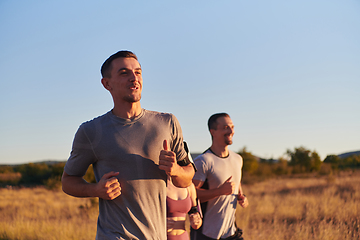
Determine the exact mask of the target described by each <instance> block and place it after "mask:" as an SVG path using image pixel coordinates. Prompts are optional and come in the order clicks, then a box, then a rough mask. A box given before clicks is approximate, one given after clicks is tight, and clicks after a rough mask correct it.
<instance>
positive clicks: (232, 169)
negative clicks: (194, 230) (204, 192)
mask: <svg viewBox="0 0 360 240" xmlns="http://www.w3.org/2000/svg"><path fill="white" fill-rule="evenodd" d="M194 162H195V166H196V168H197V172H195V176H194V178H193V179H195V180H199V181H202V182H205V181H206V180H207V183H208V186H209V189H214V188H217V187H219V186H220V185H222V184H223V183H224V182H225V181H226V180H227V179H228V178H229V177H230V176H232V179H231V181H232V182H234V183H235V191H234V193H233V194H232V195H221V196H219V197H217V198H214V199H211V200H209V201H208V202H207V203H206V204H207V207H206V212H204V213H203V214H204V219H203V225H202V233H203V234H204V235H206V236H208V237H210V238H214V239H219V238H226V237H230V236H231V235H233V234H234V233H235V231H236V227H235V211H236V204H237V195H238V193H239V185H240V181H241V169H242V165H243V160H242V157H241V156H240V155H239V154H237V153H235V152H233V151H230V150H229V156H228V157H225V158H220V157H218V156H216V155H215V154H214V153H212V152H211V150H210V149H209V150H207V151H206V152H205V153H203V154H201V155H199V156H198V157H197V158H195V160H194Z"/></svg>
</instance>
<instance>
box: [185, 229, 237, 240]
mask: <svg viewBox="0 0 360 240" xmlns="http://www.w3.org/2000/svg"><path fill="white" fill-rule="evenodd" d="M242 233H243V231H242V229H240V228H237V229H236V232H235V233H234V235H232V236H230V237H227V238H220V240H244V238H243V237H242ZM190 239H191V240H217V239H214V238H209V237H207V236H205V235H204V234H202V233H201V228H200V229H199V230H194V229H191V232H190Z"/></svg>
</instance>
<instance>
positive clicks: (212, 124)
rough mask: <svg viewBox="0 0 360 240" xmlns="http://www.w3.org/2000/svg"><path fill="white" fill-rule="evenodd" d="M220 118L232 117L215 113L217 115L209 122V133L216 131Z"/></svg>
mask: <svg viewBox="0 0 360 240" xmlns="http://www.w3.org/2000/svg"><path fill="white" fill-rule="evenodd" d="M220 117H230V116H229V114H227V113H215V114H213V115H211V117H210V118H209V120H208V128H209V131H210V129H215V130H216V127H217V120H218V118H220Z"/></svg>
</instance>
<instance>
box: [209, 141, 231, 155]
mask: <svg viewBox="0 0 360 240" xmlns="http://www.w3.org/2000/svg"><path fill="white" fill-rule="evenodd" d="M210 150H211V151H212V152H213V153H214V154H215V155H216V156H218V157H221V158H224V157H227V156H229V149H228V146H227V145H226V146H219V145H216V144H214V143H213V144H212V145H211V147H210Z"/></svg>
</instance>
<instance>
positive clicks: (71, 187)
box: [61, 171, 121, 200]
mask: <svg viewBox="0 0 360 240" xmlns="http://www.w3.org/2000/svg"><path fill="white" fill-rule="evenodd" d="M118 174H119V173H118V172H109V173H107V174H104V176H103V177H102V178H101V179H100V181H99V182H98V183H88V182H87V181H85V180H84V179H83V178H82V177H79V176H72V175H69V174H67V173H66V172H65V171H64V173H63V175H62V179H61V184H62V189H63V191H64V192H65V193H66V194H68V195H71V196H74V197H99V198H102V199H106V200H113V199H115V198H117V197H118V196H119V195H120V194H121V188H120V184H119V182H118V180H117V178H116V177H115V176H117V175H118Z"/></svg>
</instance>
